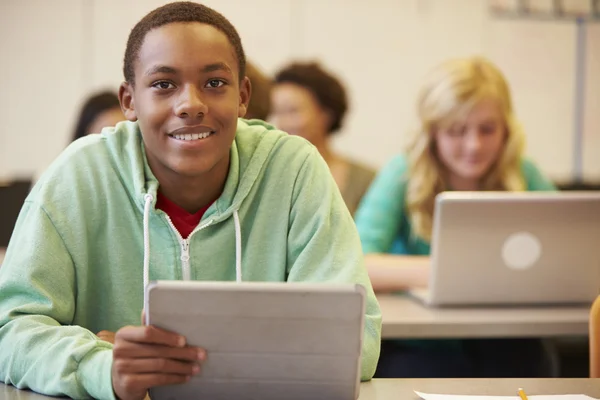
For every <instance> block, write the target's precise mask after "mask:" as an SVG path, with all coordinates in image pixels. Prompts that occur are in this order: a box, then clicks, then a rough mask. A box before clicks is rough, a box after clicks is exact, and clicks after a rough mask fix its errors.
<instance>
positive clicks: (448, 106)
mask: <svg viewBox="0 0 600 400" xmlns="http://www.w3.org/2000/svg"><path fill="white" fill-rule="evenodd" d="M417 109H418V117H419V120H420V126H419V128H418V130H417V131H416V136H415V137H414V140H413V142H412V144H411V145H410V146H409V148H408V151H407V152H406V153H405V154H401V155H398V156H396V157H394V158H393V159H392V160H391V161H390V162H389V163H388V164H387V165H386V166H385V167H384V168H383V169H382V170H381V171H380V172H379V174H378V176H377V177H376V179H375V180H374V182H373V184H372V186H371V187H370V188H369V191H368V192H367V194H366V195H365V197H364V198H363V201H362V203H361V205H360V207H359V209H358V211H357V213H356V215H355V221H356V224H357V227H358V231H359V234H360V238H361V242H362V247H363V251H364V252H365V254H366V264H367V268H368V271H369V276H370V278H371V282H372V284H373V287H374V289H375V291H376V292H394V291H402V290H406V289H410V288H416V287H425V286H427V282H428V275H429V253H430V239H431V229H432V221H433V209H434V199H435V197H436V195H437V194H438V193H440V192H442V191H446V190H468V191H479V190H507V191H524V190H529V191H533V190H549V191H551V190H555V187H554V185H553V184H552V182H550V180H548V179H547V178H546V177H545V176H544V175H543V174H542V173H541V172H540V171H539V169H538V168H537V167H536V166H535V165H534V163H533V162H531V161H530V160H528V159H526V158H525V157H524V155H523V151H524V134H523V132H522V131H521V128H520V126H519V124H518V123H517V120H516V117H515V114H514V111H513V106H512V100H511V94H510V89H509V86H508V84H507V82H506V81H505V79H504V77H503V75H502V73H501V72H500V71H499V70H498V69H497V68H496V67H495V66H494V65H493V64H492V63H490V62H489V61H487V60H485V59H481V58H465V59H454V60H450V61H447V62H444V63H443V64H441V65H440V66H438V67H437V68H435V69H434V70H433V71H432V72H431V73H430V74H429V76H428V78H427V80H426V82H425V85H424V86H423V88H422V91H421V93H420V96H419V99H418V103H417ZM507 290H510V288H507ZM540 347H541V344H540V342H539V341H537V340H531V341H530V340H524V341H510V340H498V341H429V342H427V341H414V342H409V341H403V342H400V341H396V342H384V343H383V346H382V355H381V359H380V364H379V367H378V372H377V375H376V376H402V377H404V376H418V377H420V376H478V375H493V376H494V375H495V376H503V375H504V374H508V375H509V376H510V375H514V376H537V375H539V374H540V373H541V372H540V368H539V367H540V365H539V362H540V359H541V355H540V354H541V350H540ZM494 350H496V351H494ZM508 350H511V351H508ZM512 350H516V351H515V355H513V353H512ZM517 357H518V358H517ZM482 359H486V363H485V364H481V363H480V364H477V363H478V362H479V361H481V360H482Z"/></svg>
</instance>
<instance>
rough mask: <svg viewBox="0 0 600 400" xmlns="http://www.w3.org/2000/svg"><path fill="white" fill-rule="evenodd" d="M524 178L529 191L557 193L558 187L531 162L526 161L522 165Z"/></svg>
mask: <svg viewBox="0 0 600 400" xmlns="http://www.w3.org/2000/svg"><path fill="white" fill-rule="evenodd" d="M521 170H522V171H523V177H524V178H525V183H526V185H527V190H528V191H531V192H534V191H556V190H558V189H557V188H556V185H555V184H554V183H553V182H552V181H551V180H550V179H548V177H546V176H545V175H544V174H543V173H542V171H540V169H539V168H538V167H537V166H536V165H535V164H534V163H533V162H532V161H530V160H527V159H524V160H523V162H522V164H521Z"/></svg>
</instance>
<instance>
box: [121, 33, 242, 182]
mask: <svg viewBox="0 0 600 400" xmlns="http://www.w3.org/2000/svg"><path fill="white" fill-rule="evenodd" d="M134 71H135V84H134V85H132V84H130V83H124V84H123V85H121V90H120V93H119V96H120V99H121V104H122V105H123V108H124V109H125V115H126V117H127V119H129V120H131V121H135V120H137V121H138V123H139V126H140V130H141V132H142V136H143V139H144V145H145V148H146V155H147V157H148V163H149V165H150V168H151V169H152V171H153V173H154V174H155V175H156V177H157V178H158V180H159V182H161V181H163V180H165V179H172V178H174V177H177V178H179V177H182V176H184V177H201V176H204V175H205V174H207V173H208V174H213V173H214V174H219V175H223V176H225V175H226V171H227V170H228V168H229V151H230V148H231V144H232V142H233V140H234V137H235V132H236V128H237V119H238V117H243V116H244V115H245V113H246V108H247V105H248V101H249V98H250V84H249V82H248V79H247V78H244V79H242V80H241V81H240V79H239V71H238V60H237V58H236V54H235V51H234V49H233V47H232V46H231V44H230V42H229V40H228V39H227V36H226V35H225V34H224V33H222V32H221V31H220V30H218V29H216V28H214V27H213V26H211V25H207V24H201V23H197V22H192V23H172V24H167V25H164V26H162V27H159V28H156V29H153V30H151V31H150V32H148V34H147V35H146V37H145V38H144V42H143V44H142V46H141V48H140V50H139V55H138V59H137V61H136V62H135V67H134ZM223 171H225V172H223Z"/></svg>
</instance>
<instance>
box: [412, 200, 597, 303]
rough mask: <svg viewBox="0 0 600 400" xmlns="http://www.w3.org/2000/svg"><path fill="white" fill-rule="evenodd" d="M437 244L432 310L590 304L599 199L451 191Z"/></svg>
mask: <svg viewBox="0 0 600 400" xmlns="http://www.w3.org/2000/svg"><path fill="white" fill-rule="evenodd" d="M431 243H432V247H431V272H430V278H429V285H428V289H427V290H414V291H411V294H412V295H413V296H415V297H417V298H418V299H420V300H422V301H423V302H424V303H425V304H427V305H430V306H460V305H465V306H466V305H468V306H473V305H504V306H505V305H550V304H575V303H581V304H591V302H592V301H593V300H594V299H595V298H596V296H598V294H599V293H600V192H519V193H515V192H444V193H441V194H439V195H438V196H437V197H436V201H435V213H434V221H433V231H432V242H431Z"/></svg>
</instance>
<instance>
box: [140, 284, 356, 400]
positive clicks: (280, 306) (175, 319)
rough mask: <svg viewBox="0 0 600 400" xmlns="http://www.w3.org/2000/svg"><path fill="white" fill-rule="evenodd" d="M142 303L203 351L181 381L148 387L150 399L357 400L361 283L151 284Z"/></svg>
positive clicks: (157, 321)
mask: <svg viewBox="0 0 600 400" xmlns="http://www.w3.org/2000/svg"><path fill="white" fill-rule="evenodd" d="M145 308H146V310H147V314H146V315H147V318H148V320H147V321H146V322H147V323H149V324H152V325H154V326H157V327H160V328H163V329H166V330H169V331H172V332H177V333H179V334H181V335H183V336H185V337H186V338H187V341H188V343H189V344H190V345H193V346H199V347H202V348H204V349H206V351H207V355H208V356H207V360H206V361H205V362H204V363H203V364H202V371H201V372H200V374H199V375H197V376H194V377H193V378H192V379H191V380H190V381H189V382H188V383H185V384H181V385H170V386H161V387H154V388H152V389H150V397H151V398H152V399H154V400H170V399H184V400H185V399H223V400H230V399H236V400H250V399H261V400H276V399H282V398H285V399H297V400H305V399H328V400H353V399H357V398H358V394H359V388H360V371H361V351H362V341H363V326H364V315H365V290H364V288H363V287H362V286H361V285H355V284H329V283H327V284H326V283H322V284H318V283H317V284H315V283H286V282H264V283H259V282H244V283H236V282H197V281H196V282H191V281H185V282H183V281H158V282H154V283H151V284H150V285H149V287H148V289H147V296H146V306H145Z"/></svg>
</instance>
